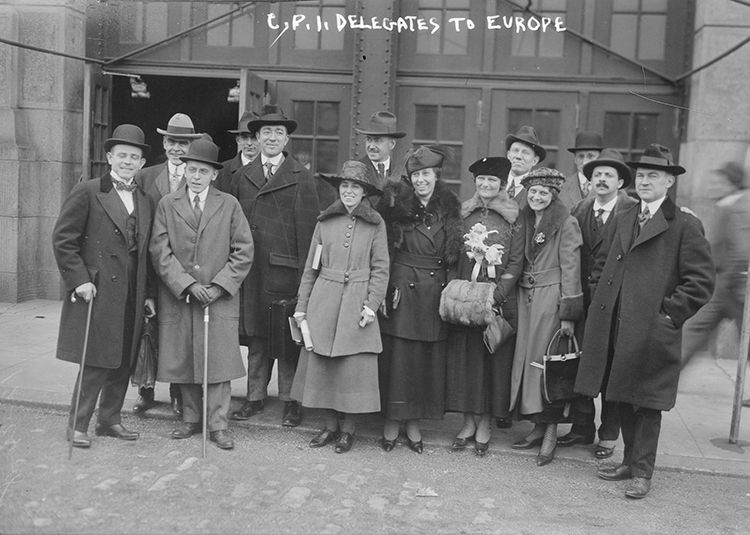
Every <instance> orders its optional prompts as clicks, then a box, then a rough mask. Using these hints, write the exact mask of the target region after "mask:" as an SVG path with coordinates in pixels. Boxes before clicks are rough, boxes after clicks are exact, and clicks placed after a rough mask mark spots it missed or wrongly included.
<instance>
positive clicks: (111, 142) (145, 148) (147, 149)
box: [104, 137, 151, 155]
mask: <svg viewBox="0 0 750 535" xmlns="http://www.w3.org/2000/svg"><path fill="white" fill-rule="evenodd" d="M115 145H130V146H131V147H138V148H139V149H141V150H142V151H143V154H144V155H145V154H148V153H149V152H151V146H150V145H143V144H141V143H135V142H133V141H130V140H128V139H120V138H116V137H111V138H109V139H107V140H105V141H104V152H109V149H111V148H112V147H114V146H115Z"/></svg>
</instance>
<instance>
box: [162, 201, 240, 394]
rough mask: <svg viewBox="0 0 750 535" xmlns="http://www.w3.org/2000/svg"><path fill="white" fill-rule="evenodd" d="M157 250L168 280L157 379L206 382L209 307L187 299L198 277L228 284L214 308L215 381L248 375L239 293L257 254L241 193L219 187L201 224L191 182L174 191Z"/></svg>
mask: <svg viewBox="0 0 750 535" xmlns="http://www.w3.org/2000/svg"><path fill="white" fill-rule="evenodd" d="M150 252H151V259H152V262H153V264H154V268H155V269H156V272H157V273H158V275H159V278H160V281H161V283H160V284H159V315H158V318H159V366H158V371H157V379H158V380H159V381H167V382H173V383H194V384H195V383H201V382H202V381H203V355H204V347H203V340H204V338H203V337H204V328H205V325H204V323H203V308H202V307H201V306H200V304H199V303H196V302H192V303H188V302H186V296H187V295H188V294H187V289H188V287H189V286H190V285H191V284H193V283H195V282H199V283H201V284H216V285H218V286H221V288H223V289H224V294H223V295H222V296H221V297H219V298H218V299H217V300H216V301H214V302H213V303H211V305H210V307H209V323H208V359H209V361H208V362H209V366H208V382H209V383H220V382H223V381H230V380H232V379H236V378H238V377H242V376H243V375H245V368H244V366H243V364H242V357H241V355H240V346H239V343H238V340H237V328H238V323H239V315H240V302H239V295H238V293H239V289H240V285H241V284H242V281H243V280H244V279H245V277H246V276H247V273H248V271H250V265H251V264H252V261H253V239H252V235H251V233H250V227H249V226H248V224H247V220H246V219H245V216H244V214H243V213H242V209H241V208H240V205H239V203H238V202H237V200H236V199H235V198H233V197H232V196H231V195H228V194H226V193H222V192H220V191H219V190H217V189H215V188H213V187H211V188H210V189H209V191H208V196H207V197H206V204H205V207H204V209H203V214H202V215H201V218H200V223H198V221H197V219H196V217H195V214H194V213H193V208H192V206H191V203H190V198H189V196H188V192H187V188H182V189H179V190H177V191H175V192H174V193H169V194H168V195H166V196H165V197H164V198H163V199H162V200H161V201H160V202H159V206H158V208H157V210H156V215H155V216H154V228H153V236H152V237H151V245H150Z"/></svg>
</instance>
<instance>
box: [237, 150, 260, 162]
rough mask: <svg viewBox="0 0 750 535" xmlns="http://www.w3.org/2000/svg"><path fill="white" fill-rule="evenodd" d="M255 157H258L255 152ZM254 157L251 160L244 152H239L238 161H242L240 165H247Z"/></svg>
mask: <svg viewBox="0 0 750 535" xmlns="http://www.w3.org/2000/svg"><path fill="white" fill-rule="evenodd" d="M257 157H258V155H257V154H256V156H255V158H257ZM255 158H253V159H252V160H251V159H250V158H248V157H247V156H245V154H244V153H242V152H240V162H241V163H242V165H247V164H249V163H250V162H253V161H255Z"/></svg>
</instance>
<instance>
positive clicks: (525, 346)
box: [510, 167, 583, 466]
mask: <svg viewBox="0 0 750 535" xmlns="http://www.w3.org/2000/svg"><path fill="white" fill-rule="evenodd" d="M564 181H565V176H564V175H563V174H562V173H560V172H559V171H556V170H554V169H548V168H546V167H541V168H538V169H534V170H533V171H532V172H531V173H529V174H528V175H527V176H526V177H525V178H524V180H523V182H522V183H523V185H524V187H525V188H526V189H527V191H528V196H527V200H528V206H526V207H525V208H524V209H523V210H522V211H521V217H522V218H523V219H524V224H525V226H526V232H525V246H524V257H525V258H524V268H523V274H522V275H521V279H520V281H519V283H518V285H519V288H518V333H517V335H516V351H515V354H514V356H513V372H512V377H511V394H510V398H511V402H510V403H511V409H512V410H515V411H516V413H518V414H519V415H520V416H521V417H523V418H527V419H530V420H531V421H532V422H534V424H535V426H534V429H533V430H532V432H531V433H530V434H529V435H528V436H527V437H525V438H524V439H522V440H520V441H518V442H516V443H515V444H513V448H515V449H530V448H533V447H534V446H536V445H538V444H541V445H542V447H541V448H540V452H539V456H538V457H537V464H538V465H539V466H543V465H545V464H548V463H549V462H550V461H552V459H553V458H554V449H555V445H556V444H557V423H559V422H561V421H562V414H563V409H564V404H563V403H553V404H546V403H545V402H544V399H543V397H542V383H541V380H542V370H541V369H539V368H537V367H536V366H532V363H535V364H542V363H543V356H544V354H545V353H546V351H547V346H548V344H549V341H550V340H551V339H552V337H553V335H554V334H555V332H556V331H557V330H558V329H560V330H561V331H562V334H563V335H564V336H572V334H573V329H574V327H575V325H574V322H576V321H578V320H580V319H581V318H582V317H583V292H582V290H581V276H580V270H581V255H580V248H581V243H582V238H581V230H580V227H579V226H578V221H577V220H576V219H575V218H574V217H573V216H572V215H570V211H569V210H568V208H566V206H565V205H564V204H563V203H562V201H560V200H559V199H558V198H557V196H558V194H559V192H560V187H561V186H562V184H563V182H564Z"/></svg>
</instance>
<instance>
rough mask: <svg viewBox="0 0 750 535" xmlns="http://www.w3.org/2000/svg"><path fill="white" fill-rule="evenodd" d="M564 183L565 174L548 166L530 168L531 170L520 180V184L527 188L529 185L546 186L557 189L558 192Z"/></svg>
mask: <svg viewBox="0 0 750 535" xmlns="http://www.w3.org/2000/svg"><path fill="white" fill-rule="evenodd" d="M564 183H565V175H564V174H562V173H561V172H560V171H558V170H557V169H551V168H549V167H537V168H536V169H532V170H531V172H530V173H529V174H528V175H526V176H525V177H523V179H522V180H521V185H523V187H524V188H526V189H527V190H528V189H529V188H530V187H531V186H546V187H548V188H552V189H555V190H557V192H558V193H560V190H561V189H562V186H563V184H564Z"/></svg>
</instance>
